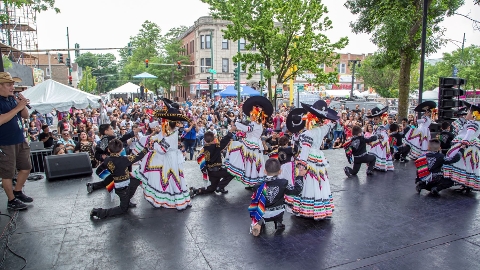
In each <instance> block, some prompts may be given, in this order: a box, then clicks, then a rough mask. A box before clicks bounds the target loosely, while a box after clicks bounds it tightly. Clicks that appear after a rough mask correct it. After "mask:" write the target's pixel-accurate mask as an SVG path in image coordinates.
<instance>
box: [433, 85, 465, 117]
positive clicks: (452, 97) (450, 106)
mask: <svg viewBox="0 0 480 270" xmlns="http://www.w3.org/2000/svg"><path fill="white" fill-rule="evenodd" d="M465 83H466V81H465V79H461V78H445V77H440V79H439V87H438V88H439V89H438V121H437V122H438V123H441V122H443V121H445V120H449V119H452V118H455V117H456V115H455V112H456V111H457V109H458V107H460V106H462V103H461V101H460V100H459V97H460V96H463V95H464V93H465V91H463V90H462V89H460V87H461V86H462V85H464V84H465Z"/></svg>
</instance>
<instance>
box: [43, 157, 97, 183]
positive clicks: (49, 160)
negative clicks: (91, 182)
mask: <svg viewBox="0 0 480 270" xmlns="http://www.w3.org/2000/svg"><path fill="white" fill-rule="evenodd" d="M92 174H93V170H92V163H91V162H90V156H89V155H88V154H87V153H74V154H65V155H55V156H46V157H45V176H46V177H47V180H55V179H63V178H69V177H72V178H74V177H79V176H87V175H92Z"/></svg>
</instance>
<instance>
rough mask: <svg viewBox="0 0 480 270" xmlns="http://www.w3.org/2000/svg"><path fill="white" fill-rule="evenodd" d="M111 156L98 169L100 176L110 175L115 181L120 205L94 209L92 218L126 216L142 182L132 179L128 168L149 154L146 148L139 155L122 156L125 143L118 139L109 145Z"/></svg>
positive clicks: (91, 214)
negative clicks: (131, 200)
mask: <svg viewBox="0 0 480 270" xmlns="http://www.w3.org/2000/svg"><path fill="white" fill-rule="evenodd" d="M108 150H109V151H110V156H109V157H106V158H105V160H104V161H103V163H102V164H101V165H100V166H99V167H98V168H97V170H96V173H97V175H98V176H101V175H102V174H110V175H111V176H112V179H113V181H114V185H115V188H114V189H115V193H116V194H117V195H118V197H120V205H119V206H117V207H113V208H109V209H102V208H93V209H92V211H91V212H90V217H92V218H100V219H103V218H107V217H111V216H116V215H120V214H125V213H126V212H127V210H128V208H129V206H130V199H131V198H132V197H133V195H135V191H136V190H137V187H138V186H139V185H140V181H139V180H138V179H137V178H134V177H131V176H130V172H129V171H128V167H129V166H131V165H132V164H133V163H135V162H137V161H140V160H141V159H142V158H143V157H144V156H145V155H146V154H147V152H148V149H147V148H146V147H145V148H143V150H142V151H141V152H140V153H139V154H138V155H130V156H120V153H121V152H122V151H123V143H122V142H121V141H120V140H118V139H113V140H111V141H110V142H109V143H108Z"/></svg>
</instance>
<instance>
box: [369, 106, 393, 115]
mask: <svg viewBox="0 0 480 270" xmlns="http://www.w3.org/2000/svg"><path fill="white" fill-rule="evenodd" d="M387 111H388V106H386V107H384V108H383V109H380V108H378V107H375V108H373V109H372V115H367V118H374V117H380V116H382V114H384V113H386V112H387Z"/></svg>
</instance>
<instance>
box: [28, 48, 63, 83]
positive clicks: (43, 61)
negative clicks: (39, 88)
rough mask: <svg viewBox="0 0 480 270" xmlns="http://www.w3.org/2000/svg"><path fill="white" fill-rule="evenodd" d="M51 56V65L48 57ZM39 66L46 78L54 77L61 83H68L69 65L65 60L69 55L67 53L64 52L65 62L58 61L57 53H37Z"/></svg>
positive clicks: (53, 78)
mask: <svg viewBox="0 0 480 270" xmlns="http://www.w3.org/2000/svg"><path fill="white" fill-rule="evenodd" d="M49 56H50V67H51V70H49V64H48V57H49ZM35 57H37V58H38V68H39V69H42V70H43V71H44V75H45V78H44V79H45V80H48V79H52V80H54V81H57V82H59V83H62V84H65V85H68V67H67V66H66V65H65V61H66V59H67V57H68V55H67V54H63V61H64V63H58V59H57V54H37V55H35Z"/></svg>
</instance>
